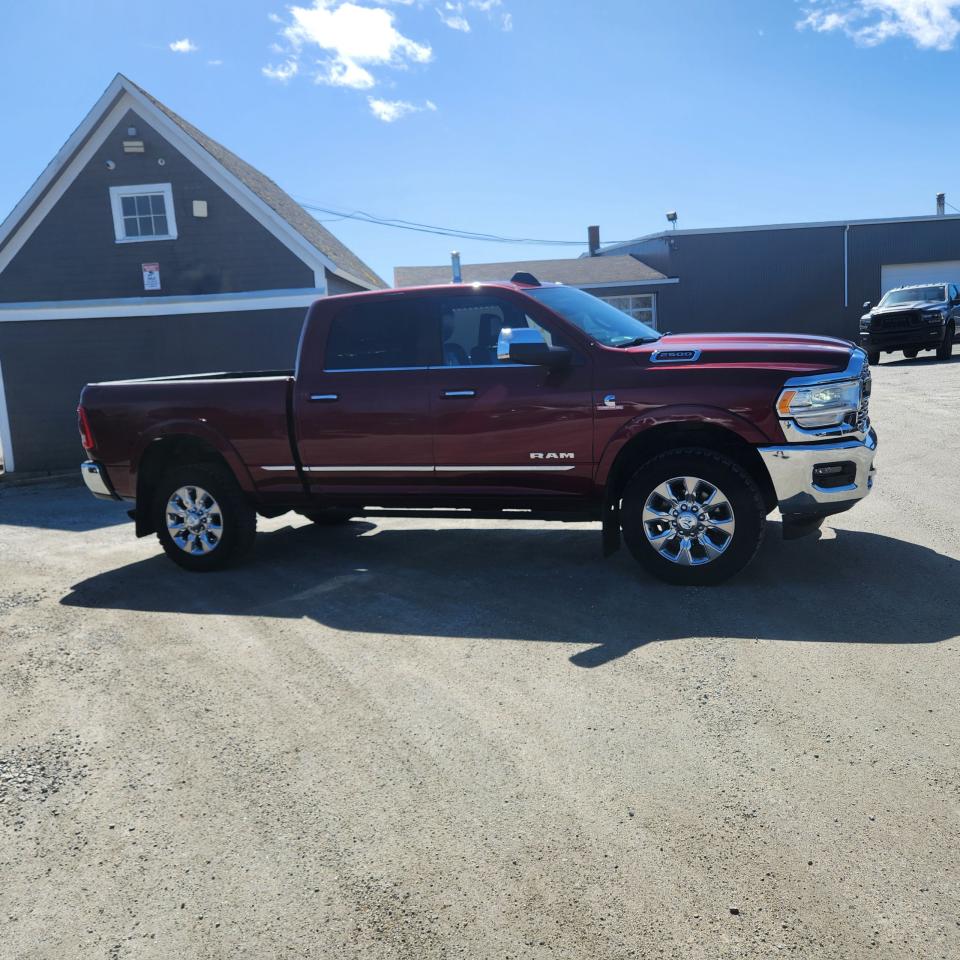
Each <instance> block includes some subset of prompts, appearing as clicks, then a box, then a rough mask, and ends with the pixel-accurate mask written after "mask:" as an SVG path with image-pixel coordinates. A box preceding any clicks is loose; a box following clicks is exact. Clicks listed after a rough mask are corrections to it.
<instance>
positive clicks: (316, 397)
mask: <svg viewBox="0 0 960 960" xmlns="http://www.w3.org/2000/svg"><path fill="white" fill-rule="evenodd" d="M339 399H340V394H338V393H311V394H310V400H311V402H313V403H333V402H334V401H336V400H339Z"/></svg>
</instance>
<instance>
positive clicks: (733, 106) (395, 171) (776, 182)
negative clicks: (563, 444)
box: [0, 0, 960, 281]
mask: <svg viewBox="0 0 960 960" xmlns="http://www.w3.org/2000/svg"><path fill="white" fill-rule="evenodd" d="M0 16H2V30H0V37H2V39H0V50H2V57H0V75H2V81H3V82H2V83H0V116H3V118H4V131H5V135H4V138H3V142H4V149H3V151H2V160H0V164H2V167H0V169H2V177H0V211H2V213H0V217H2V216H5V215H6V213H7V212H8V211H9V210H10V209H11V208H12V207H13V205H14V204H15V203H16V202H17V200H18V199H19V198H20V196H21V195H22V194H23V193H24V192H25V191H26V190H27V188H28V187H29V186H30V184H31V183H32V181H33V180H34V179H35V178H36V177H37V175H38V174H39V173H40V171H41V170H42V169H43V167H44V166H45V165H46V163H47V162H48V161H49V160H50V159H51V157H52V156H53V155H54V154H55V153H56V151H57V150H58V149H59V147H60V146H61V145H62V143H63V141H64V140H65V139H66V138H67V136H68V135H69V133H70V132H71V131H72V130H73V128H74V127H75V126H76V125H77V124H78V123H79V122H80V120H81V119H82V118H83V116H84V114H85V113H86V112H87V110H88V109H89V108H90V107H91V106H92V104H93V103H94V101H95V100H96V99H97V97H98V96H99V95H100V94H101V93H102V91H103V89H104V88H105V87H106V86H107V84H108V83H109V82H110V80H111V78H112V77H113V75H114V74H115V73H116V72H117V71H120V72H123V73H125V74H127V75H128V76H129V77H130V78H131V79H133V80H135V81H136V82H138V83H139V84H141V85H142V86H144V87H145V88H146V89H147V90H149V91H150V92H151V93H153V94H154V95H155V96H157V97H158V98H159V99H161V100H163V101H164V102H165V103H167V104H168V105H169V106H170V107H172V108H173V109H174V110H176V111H178V112H179V113H181V114H182V115H183V116H185V117H186V118H187V119H188V120H190V121H192V122H193V123H195V124H196V125H197V126H199V127H200V128H201V129H203V130H204V131H205V132H206V133H208V134H209V135H211V136H212V137H214V138H215V139H217V140H220V141H221V142H222V143H224V144H225V145H227V146H228V147H230V148H231V149H233V150H234V151H235V152H237V153H239V154H240V155H241V156H243V157H244V158H245V159H246V160H248V161H249V162H251V163H253V164H254V165H255V166H257V167H259V168H260V169H262V170H263V171H264V172H265V173H267V174H268V175H269V176H270V177H272V178H273V179H274V180H276V181H277V182H278V183H280V184H281V185H282V186H283V187H284V188H285V189H286V190H287V191H289V192H290V193H291V194H292V195H293V196H294V197H295V198H297V199H298V200H301V201H314V202H318V203H319V204H320V205H322V206H327V207H331V208H335V209H341V210H345V211H352V210H364V211H368V212H370V213H373V214H375V215H377V216H381V217H391V218H402V219H406V220H413V221H420V222H425V223H432V224H440V225H443V226H452V227H458V228H465V229H469V230H472V231H479V232H484V233H494V234H498V235H503V236H511V237H517V236H525V237H536V238H549V239H561V240H581V239H585V235H586V227H587V225H588V224H590V223H599V224H600V226H601V235H602V238H603V239H604V240H606V241H611V240H623V239H629V238H631V237H634V236H638V235H641V234H644V233H648V232H651V231H654V230H659V229H661V228H662V227H664V226H665V225H666V223H665V220H664V212H665V211H667V210H674V209H675V210H677V211H678V212H679V216H680V221H679V225H680V226H681V227H688V228H692V227H706V226H721V225H735V224H748V223H768V222H777V221H801V220H824V219H842V218H863V217H884V216H906V215H910V214H917V213H932V212H933V207H934V195H935V193H936V192H937V191H939V190H944V191H946V193H947V200H948V201H951V200H952V201H953V202H954V203H955V204H956V205H957V206H958V207H960V163H958V157H960V120H958V117H957V111H956V109H955V107H954V103H955V97H956V90H957V76H958V67H960V60H958V54H957V51H956V45H957V42H958V34H960V0H956V2H954V0H872V2H869V3H868V2H865V0H820V2H815V0H811V2H803V0H800V2H793V0H732V2H726V3H720V2H717V0H662V2H653V0H593V2H584V0H462V2H461V0H451V2H447V0H379V2H378V0H352V2H346V3H344V2H341V0H301V2H300V3H299V4H293V5H288V4H284V3H283V2H270V0H242V2H237V0H233V2H226V0H203V2H202V3H198V2H197V0H191V2H182V0H164V2H162V3H152V4H147V3H137V4H131V3H129V2H126V0H89V2H79V0H32V2H31V3H20V4H15V5H14V4H7V5H5V9H4V11H3V13H2V15H0ZM178 41H179V43H178ZM171 44H173V45H175V46H176V47H177V49H172V48H171ZM320 216H321V217H323V216H324V215H320ZM327 225H328V227H329V228H330V229H331V230H333V231H334V232H335V233H336V234H337V235H338V236H339V237H340V238H341V239H342V240H344V242H346V243H347V244H348V245H350V246H351V247H352V248H353V249H354V250H355V251H356V252H357V253H358V254H359V255H360V256H361V257H363V258H364V259H365V260H366V261H367V262H369V263H370V264H371V266H373V268H374V269H376V270H377V271H378V272H379V273H380V274H381V275H382V276H384V277H385V278H386V279H387V280H388V281H389V280H391V279H392V269H393V267H394V266H395V265H398V264H404V265H407V264H425V263H440V262H445V261H446V260H447V259H448V255H449V251H450V250H451V249H452V248H453V247H454V246H456V247H459V249H460V250H461V252H462V255H463V257H464V259H465V260H466V261H472V262H477V261H487V260H501V259H512V258H517V259H519V258H538V257H548V256H566V255H576V254H577V253H579V252H580V249H579V248H576V247H571V248H549V247H542V246H532V245H522V246H520V245H500V244H491V243H481V242H476V241H467V240H459V241H451V240H450V239H448V238H444V237H436V236H429V235H425V234H417V233H408V232H405V231H400V230H394V229H388V228H386V227H380V226H372V225H367V224H361V223H355V222H351V221H349V220H345V221H340V222H330V223H328V224H327Z"/></svg>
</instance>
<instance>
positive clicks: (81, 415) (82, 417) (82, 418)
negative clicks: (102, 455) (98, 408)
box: [77, 407, 93, 452]
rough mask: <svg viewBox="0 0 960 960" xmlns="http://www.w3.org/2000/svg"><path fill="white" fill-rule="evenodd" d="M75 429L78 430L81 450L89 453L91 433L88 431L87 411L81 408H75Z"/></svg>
mask: <svg viewBox="0 0 960 960" xmlns="http://www.w3.org/2000/svg"><path fill="white" fill-rule="evenodd" d="M77 427H78V428H79V430H80V442H81V443H82V444H83V449H84V450H86V451H88V452H89V451H90V450H92V449H93V432H92V431H91V430H90V421H89V420H88V419H87V411H86V410H84V409H83V407H77Z"/></svg>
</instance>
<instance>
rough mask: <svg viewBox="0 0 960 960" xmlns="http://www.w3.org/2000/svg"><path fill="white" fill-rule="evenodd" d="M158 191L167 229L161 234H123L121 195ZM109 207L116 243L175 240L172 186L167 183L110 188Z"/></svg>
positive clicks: (175, 224)
mask: <svg viewBox="0 0 960 960" xmlns="http://www.w3.org/2000/svg"><path fill="white" fill-rule="evenodd" d="M145 193H159V194H161V195H162V196H163V205H164V207H165V208H166V212H167V228H168V231H167V233H165V234H164V235H163V236H152V237H128V236H125V235H124V226H123V205H122V204H121V202H120V201H121V198H122V197H132V196H143V195H144V194H145ZM110 209H111V211H112V212H113V235H114V237H115V239H116V242H117V243H147V242H148V241H150V240H176V239H177V218H176V215H175V214H174V212H173V188H172V187H171V185H170V184H169V183H140V184H134V185H132V186H122V187H111V188H110Z"/></svg>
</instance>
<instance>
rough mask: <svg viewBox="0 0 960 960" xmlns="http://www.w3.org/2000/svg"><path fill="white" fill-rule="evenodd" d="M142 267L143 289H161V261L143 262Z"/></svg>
mask: <svg viewBox="0 0 960 960" xmlns="http://www.w3.org/2000/svg"><path fill="white" fill-rule="evenodd" d="M140 268H141V269H142V270H143V289H144V290H159V289H160V264H159V263H141V264H140Z"/></svg>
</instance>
